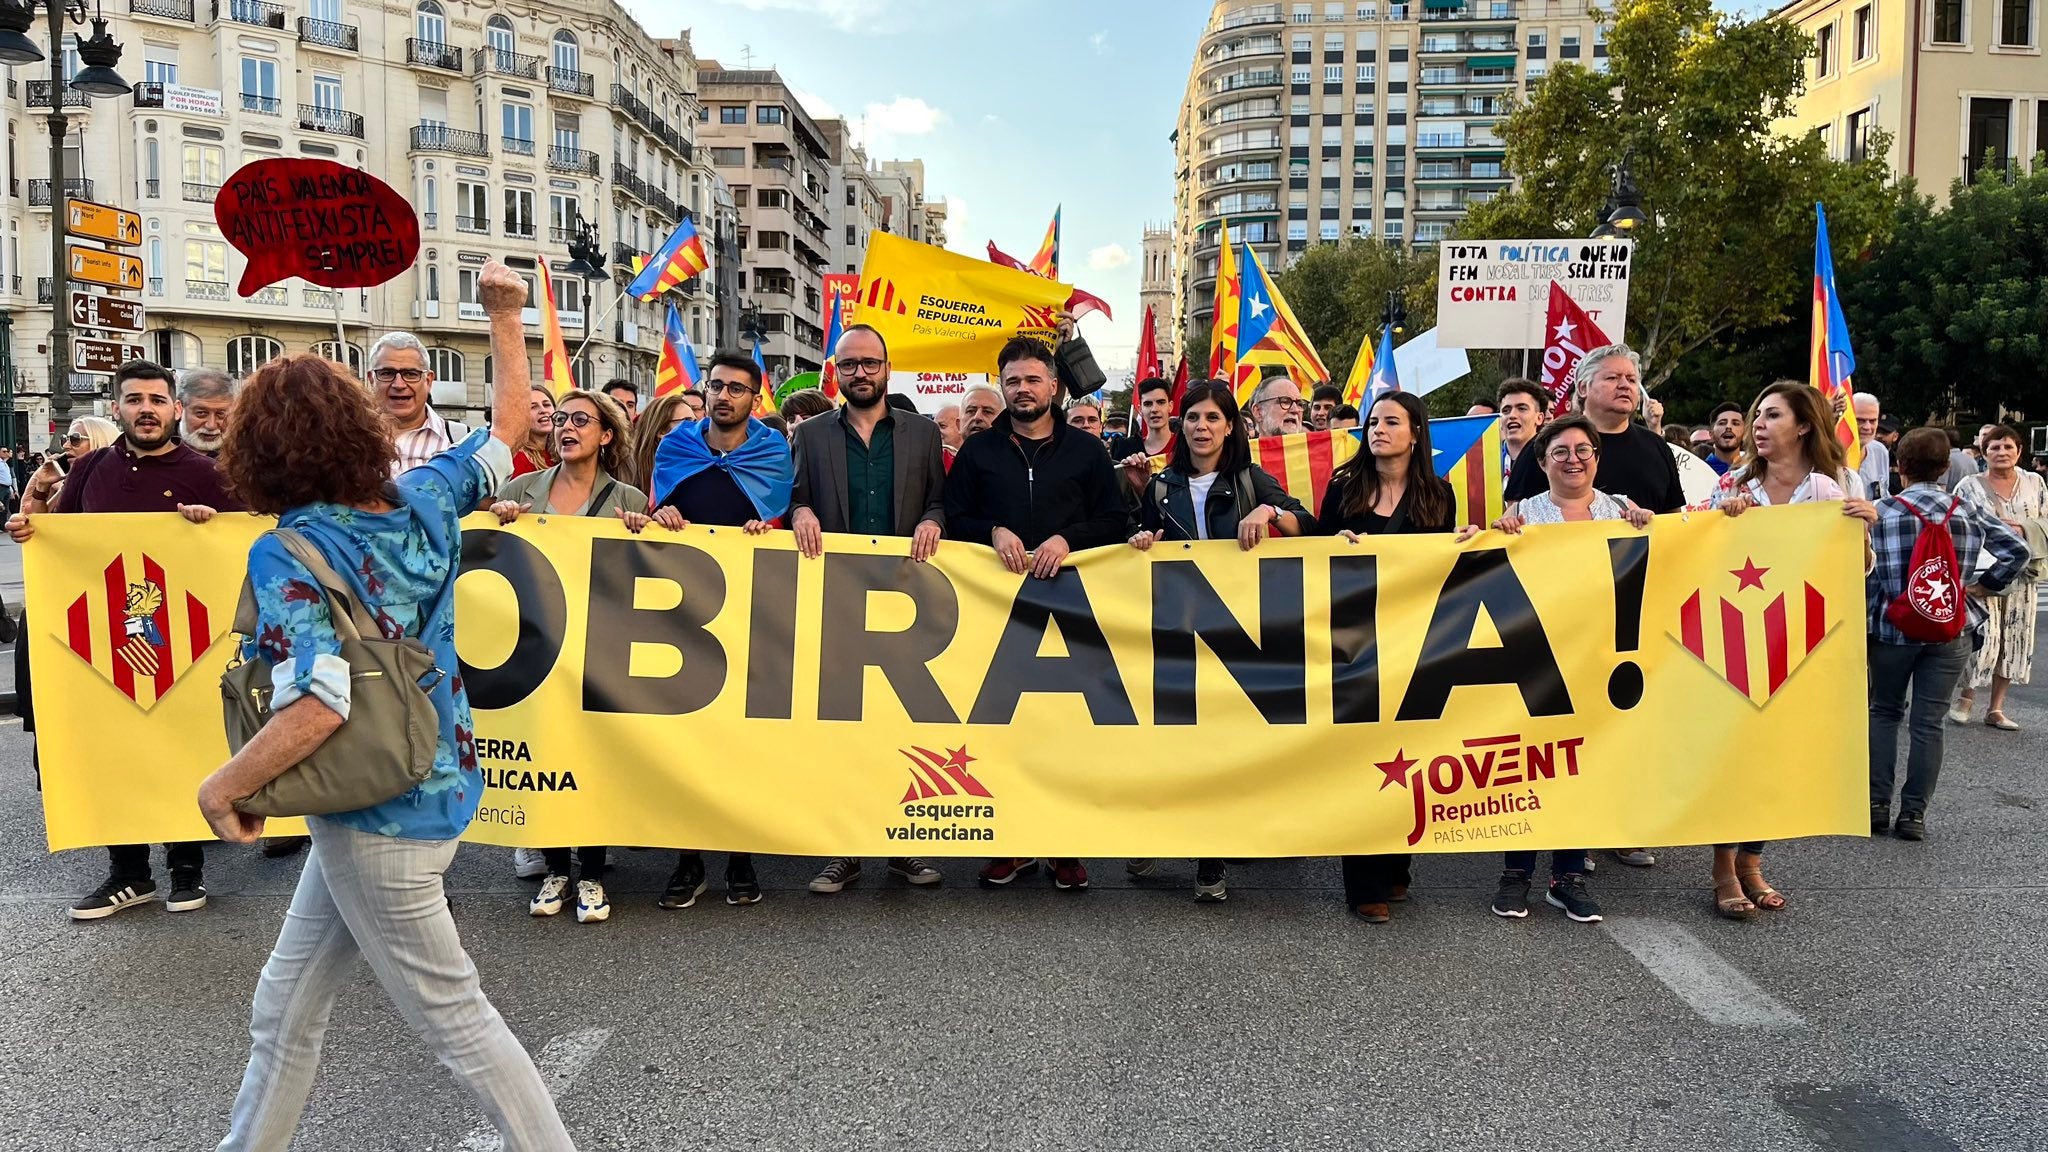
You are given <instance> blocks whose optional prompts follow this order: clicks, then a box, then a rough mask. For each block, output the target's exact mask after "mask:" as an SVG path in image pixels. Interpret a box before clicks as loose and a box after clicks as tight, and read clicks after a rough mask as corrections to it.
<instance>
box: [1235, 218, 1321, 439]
mask: <svg viewBox="0 0 2048 1152" xmlns="http://www.w3.org/2000/svg"><path fill="white" fill-rule="evenodd" d="M1237 266H1238V279H1239V283H1240V287H1239V289H1238V291H1239V294H1240V295H1239V299H1238V306H1237V335H1236V337H1235V349H1236V354H1235V357H1234V358H1235V359H1236V361H1237V364H1238V369H1237V374H1236V376H1235V377H1234V379H1233V383H1234V384H1235V385H1236V389H1237V402H1238V403H1239V404H1244V403H1246V402H1247V401H1249V400H1250V399H1251V393H1252V390H1253V389H1254V388H1255V387H1256V386H1257V383H1258V373H1256V372H1253V371H1251V370H1250V366H1251V365H1255V364H1260V363H1268V364H1270V363H1273V362H1274V361H1272V360H1270V359H1266V358H1263V357H1259V356H1255V355H1254V353H1256V352H1262V351H1272V352H1277V353H1279V355H1280V357H1281V359H1280V361H1279V362H1280V363H1282V364H1284V365H1285V366H1286V368H1287V374H1288V375H1289V376H1292V377H1293V378H1294V379H1295V380H1297V381H1299V382H1300V383H1301V384H1302V386H1303V391H1307V389H1308V388H1309V387H1310V386H1312V385H1313V384H1314V383H1315V382H1317V381H1321V380H1328V379H1329V378H1330V370H1329V369H1328V368H1326V367H1324V366H1323V358H1322V357H1321V356H1318V355H1316V350H1315V347H1314V346H1313V345H1311V344H1310V343H1309V341H1308V333H1306V332H1304V331H1303V330H1302V327H1301V324H1300V323H1299V322H1297V321H1296V320H1295V319H1294V310H1293V309H1292V308H1289V307H1288V306H1287V300H1286V298H1285V297H1283V296H1282V295H1281V294H1280V288H1279V286H1278V285H1276V284H1275V283H1273V278H1272V277H1271V276H1268V275H1267V274H1266V269H1265V266H1264V265H1262V264H1260V263H1259V258H1258V254H1257V253H1255V252H1253V251H1252V246H1251V245H1250V244H1248V243H1242V242H1240V243H1239V245H1238V253H1237Z"/></svg>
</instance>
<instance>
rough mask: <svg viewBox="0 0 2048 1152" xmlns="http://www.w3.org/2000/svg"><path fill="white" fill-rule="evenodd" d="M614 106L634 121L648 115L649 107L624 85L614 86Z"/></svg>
mask: <svg viewBox="0 0 2048 1152" xmlns="http://www.w3.org/2000/svg"><path fill="white" fill-rule="evenodd" d="M612 105H613V106H614V107H616V108H617V109H618V110H619V111H621V112H624V113H625V114H626V115H627V116H629V117H631V118H632V119H634V120H638V119H640V118H641V117H642V116H645V115H647V105H645V104H642V103H641V102H640V98H639V97H638V96H635V95H633V92H632V90H631V89H629V88H627V87H626V86H625V85H624V84H614V85H612Z"/></svg>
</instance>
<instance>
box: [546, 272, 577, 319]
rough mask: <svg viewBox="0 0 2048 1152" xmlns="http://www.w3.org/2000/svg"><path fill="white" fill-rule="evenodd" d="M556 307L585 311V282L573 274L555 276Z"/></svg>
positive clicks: (566, 310)
mask: <svg viewBox="0 0 2048 1152" xmlns="http://www.w3.org/2000/svg"><path fill="white" fill-rule="evenodd" d="M553 280H554V287H555V307H556V308H558V309H560V310H561V311H563V312H578V313H580V312H582V311H583V282H582V281H581V280H578V279H576V278H575V277H573V276H556V277H553Z"/></svg>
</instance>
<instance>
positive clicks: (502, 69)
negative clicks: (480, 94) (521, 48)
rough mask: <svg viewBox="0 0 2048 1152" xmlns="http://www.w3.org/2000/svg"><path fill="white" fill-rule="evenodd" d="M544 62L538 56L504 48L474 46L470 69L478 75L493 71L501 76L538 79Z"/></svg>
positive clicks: (470, 56) (470, 54) (470, 57)
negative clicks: (525, 54)
mask: <svg viewBox="0 0 2048 1152" xmlns="http://www.w3.org/2000/svg"><path fill="white" fill-rule="evenodd" d="M542 63H543V61H542V60H541V58H540V57H538V56H523V55H521V54H519V53H517V52H513V51H509V50H507V49H504V48H472V49H470V52H469V70H470V72H471V73H473V74H474V75H478V76H481V75H483V74H484V73H486V72H493V73H496V74H498V75H500V76H517V77H520V78H521V79H524V80H538V79H540V67H541V64H542Z"/></svg>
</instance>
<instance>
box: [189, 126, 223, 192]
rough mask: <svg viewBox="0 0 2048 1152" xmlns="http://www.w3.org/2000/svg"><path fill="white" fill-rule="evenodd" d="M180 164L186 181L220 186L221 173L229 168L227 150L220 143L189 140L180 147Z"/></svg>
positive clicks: (215, 186) (214, 186)
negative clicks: (202, 142)
mask: <svg viewBox="0 0 2048 1152" xmlns="http://www.w3.org/2000/svg"><path fill="white" fill-rule="evenodd" d="M179 166H180V168H181V170H182V179H183V180H184V181H185V183H187V184H199V185H204V186H205V187H208V188H218V187H220V183H221V175H222V173H224V172H225V171H226V170H227V152H226V150H225V149H223V148H221V146H220V145H218V144H195V143H193V142H192V141H190V140H187V141H185V142H184V143H183V144H182V145H181V146H180V148H179ZM208 198H209V199H211V197H208Z"/></svg>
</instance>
